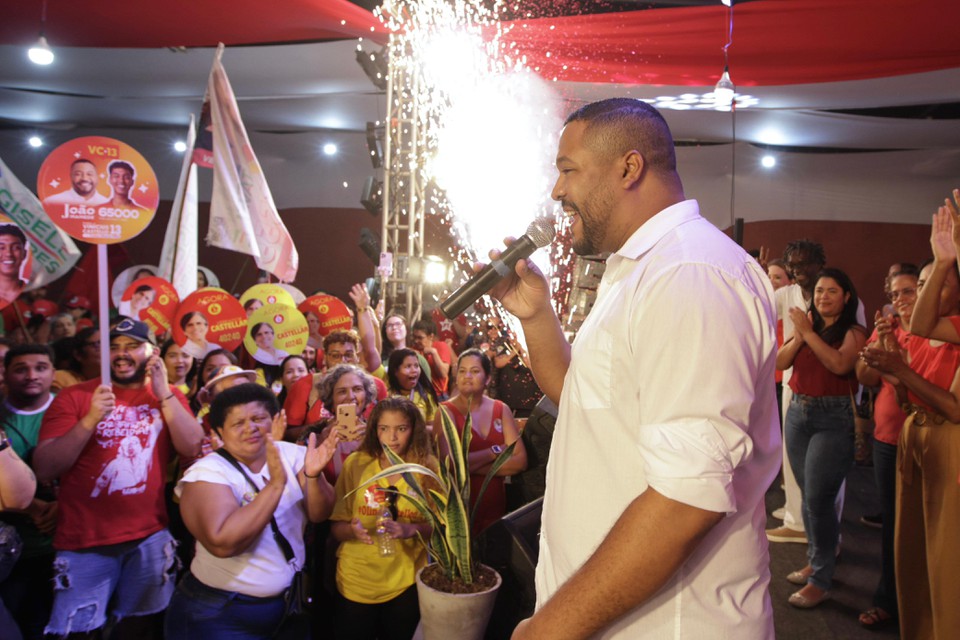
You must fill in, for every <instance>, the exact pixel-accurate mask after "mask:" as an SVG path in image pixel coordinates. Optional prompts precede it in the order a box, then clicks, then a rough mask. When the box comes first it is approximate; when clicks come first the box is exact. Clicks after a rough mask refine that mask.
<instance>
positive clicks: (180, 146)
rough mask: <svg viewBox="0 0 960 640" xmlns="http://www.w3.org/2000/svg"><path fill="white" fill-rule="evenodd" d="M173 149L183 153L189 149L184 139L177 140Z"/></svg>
mask: <svg viewBox="0 0 960 640" xmlns="http://www.w3.org/2000/svg"><path fill="white" fill-rule="evenodd" d="M173 150H174V151H176V152H177V153H183V152H184V151H186V150H187V143H186V142H184V141H183V140H177V141H176V142H174V143H173Z"/></svg>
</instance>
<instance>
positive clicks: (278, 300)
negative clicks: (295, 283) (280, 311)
mask: <svg viewBox="0 0 960 640" xmlns="http://www.w3.org/2000/svg"><path fill="white" fill-rule="evenodd" d="M240 304H242V305H243V309H244V311H246V312H247V317H249V316H250V315H251V314H253V313H254V312H255V311H256V310H257V309H259V308H260V307H263V306H265V305H268V304H283V305H286V306H288V307H296V306H297V305H296V303H295V302H294V301H293V296H291V295H290V292H289V291H287V290H286V289H284V288H283V287H282V286H280V285H279V284H271V283H269V282H265V283H261V284H255V285H253V286H252V287H250V288H249V289H247V290H246V291H244V292H243V295H242V296H240Z"/></svg>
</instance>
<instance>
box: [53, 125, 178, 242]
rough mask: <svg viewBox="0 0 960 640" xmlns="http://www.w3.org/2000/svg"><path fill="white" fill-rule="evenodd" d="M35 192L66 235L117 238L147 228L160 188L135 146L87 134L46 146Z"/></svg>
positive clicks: (88, 239) (96, 239)
mask: <svg viewBox="0 0 960 640" xmlns="http://www.w3.org/2000/svg"><path fill="white" fill-rule="evenodd" d="M37 196H38V197H39V198H40V201H41V202H42V203H43V208H44V210H45V211H46V212H47V215H49V216H50V218H51V219H53V221H54V222H55V223H56V224H57V226H59V227H60V228H61V229H63V230H64V231H66V232H67V233H68V234H69V235H70V236H72V237H74V238H76V239H77V240H83V241H84V242H92V243H94V244H116V243H118V242H124V241H126V240H129V239H130V238H133V237H135V236H137V235H139V234H140V232H142V231H143V230H144V229H146V228H147V225H148V224H150V221H151V220H153V214H154V213H156V211H157V204H159V202H160V189H159V188H158V186H157V176H156V174H155V173H154V172H153V168H152V167H151V166H150V164H149V163H148V162H147V161H146V159H144V157H143V156H142V155H140V153H138V152H137V150H136V149H134V148H133V147H131V146H130V145H128V144H126V143H124V142H121V141H120V140H114V139H113V138H104V137H100V136H87V137H83V138H74V139H73V140H70V141H69V142H65V143H63V144H62V145H60V146H59V147H57V148H56V149H54V150H53V151H51V152H50V155H48V156H47V158H46V160H44V161H43V165H42V166H41V167H40V173H39V175H38V176H37Z"/></svg>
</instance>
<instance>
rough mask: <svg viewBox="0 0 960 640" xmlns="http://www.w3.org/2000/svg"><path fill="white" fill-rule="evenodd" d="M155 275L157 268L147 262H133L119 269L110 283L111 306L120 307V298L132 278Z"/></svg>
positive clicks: (137, 278)
mask: <svg viewBox="0 0 960 640" xmlns="http://www.w3.org/2000/svg"><path fill="white" fill-rule="evenodd" d="M155 275H157V268H156V267H154V266H153V265H149V264H135V265H133V266H132V267H128V268H126V269H124V270H123V271H121V272H120V273H119V274H117V277H116V278H114V280H113V284H112V285H110V301H111V302H113V306H115V307H117V308H118V309H119V308H120V299H121V298H122V297H123V294H124V292H126V290H127V287H129V286H130V283H132V282H133V281H134V280H139V279H140V278H149V277H150V276H155Z"/></svg>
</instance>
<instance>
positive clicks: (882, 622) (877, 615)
mask: <svg viewBox="0 0 960 640" xmlns="http://www.w3.org/2000/svg"><path fill="white" fill-rule="evenodd" d="M893 622H894V618H893V616H891V615H890V614H889V613H887V612H886V611H884V610H883V609H881V608H880V607H873V608H872V609H867V610H866V611H864V612H863V613H861V614H860V626H862V627H863V628H864V629H871V630H873V631H878V630H880V629H885V628H887V627H889V626H890V625H891V624H893Z"/></svg>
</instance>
